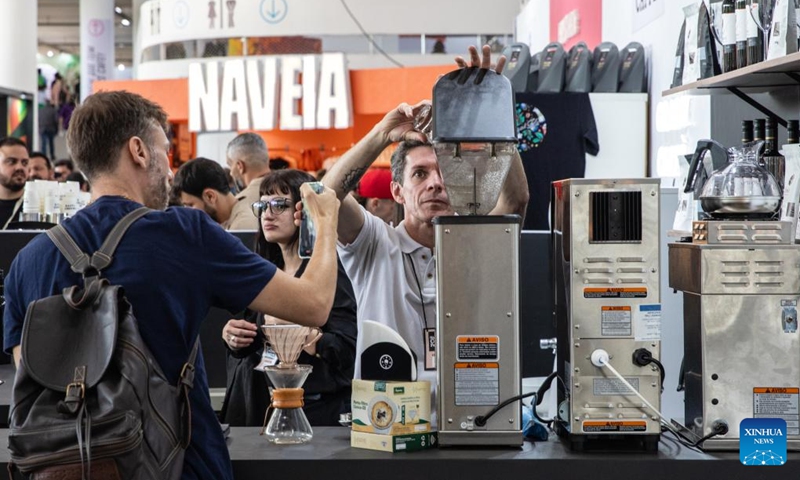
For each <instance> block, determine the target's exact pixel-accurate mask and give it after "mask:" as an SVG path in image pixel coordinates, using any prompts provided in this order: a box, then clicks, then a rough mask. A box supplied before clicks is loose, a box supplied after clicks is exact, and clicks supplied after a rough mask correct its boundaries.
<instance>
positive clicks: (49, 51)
mask: <svg viewBox="0 0 800 480" xmlns="http://www.w3.org/2000/svg"><path fill="white" fill-rule="evenodd" d="M53 55H55V54H54V53H53V51H52V50H48V51H47V56H48V57H52V56H53Z"/></svg>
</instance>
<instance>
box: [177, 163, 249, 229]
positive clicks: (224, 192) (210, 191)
mask: <svg viewBox="0 0 800 480" xmlns="http://www.w3.org/2000/svg"><path fill="white" fill-rule="evenodd" d="M172 189H173V191H174V192H175V194H176V195H179V196H180V201H181V205H183V206H184V207H189V208H195V209H198V210H202V211H204V212H206V213H207V214H208V215H209V216H210V217H211V218H212V219H213V220H214V221H215V222H217V223H219V224H220V225H222V227H223V228H224V229H226V230H255V228H251V227H253V214H252V210H251V208H250V206H249V205H245V203H244V202H240V201H237V200H236V197H234V196H233V194H232V193H231V190H230V187H229V186H228V177H227V175H225V170H224V169H223V168H222V166H221V165H220V164H219V163H217V162H215V161H214V160H209V159H207V158H202V157H201V158H195V159H194V160H190V161H188V162H186V163H184V164H183V165H181V168H179V169H178V172H177V173H176V174H175V180H174V181H173V183H172Z"/></svg>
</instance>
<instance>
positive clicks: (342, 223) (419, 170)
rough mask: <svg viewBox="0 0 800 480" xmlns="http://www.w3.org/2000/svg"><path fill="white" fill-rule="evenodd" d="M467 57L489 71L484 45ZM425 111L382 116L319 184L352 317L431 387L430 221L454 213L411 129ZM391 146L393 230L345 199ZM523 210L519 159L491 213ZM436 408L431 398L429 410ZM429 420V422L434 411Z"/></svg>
mask: <svg viewBox="0 0 800 480" xmlns="http://www.w3.org/2000/svg"><path fill="white" fill-rule="evenodd" d="M469 53H470V57H471V61H470V64H469V66H470V67H480V68H484V69H488V68H489V67H490V62H491V52H490V50H489V46H488V45H487V46H484V47H483V57H482V59H481V58H480V57H479V54H478V50H477V49H476V48H475V47H470V49H469ZM456 63H458V65H459V66H461V67H467V66H468V64H467V62H466V61H465V60H464V59H463V58H461V57H457V58H456ZM504 65H505V57H500V60H499V61H498V65H497V72H498V74H499V72H500V71H501V70H502V68H503V66H504ZM427 105H430V103H429V102H427V101H424V102H420V103H418V104H417V105H414V106H411V105H408V104H405V103H403V104H400V105H399V106H398V107H397V108H395V109H394V110H392V111H390V112H389V113H387V114H386V116H384V117H383V119H382V120H381V121H380V122H378V124H376V125H375V126H374V127H373V128H372V130H370V132H369V133H368V134H367V135H366V136H365V137H364V138H362V139H361V140H360V141H359V142H358V143H357V144H356V145H355V146H354V147H353V148H351V149H350V150H348V151H347V153H345V154H344V155H343V156H342V158H341V159H339V161H338V162H336V164H334V166H333V167H332V168H331V169H330V170H329V171H328V174H327V175H325V178H324V179H323V181H322V183H323V184H325V185H326V186H329V187H331V188H333V189H334V190H336V193H337V195H338V196H339V199H340V200H341V202H342V206H341V209H340V210H339V227H338V232H339V244H338V245H339V249H338V250H339V256H340V258H341V261H342V264H343V265H344V266H345V269H346V270H347V274H348V276H349V277H350V280H351V281H352V282H353V289H354V290H355V292H356V301H357V303H358V318H359V319H370V320H376V321H379V322H381V323H383V324H385V325H387V326H389V327H391V328H393V329H394V330H395V331H397V332H398V333H399V334H400V335H401V336H402V337H403V339H404V340H405V341H406V342H407V343H408V345H409V347H410V348H411V350H412V351H413V352H414V356H415V357H416V358H417V372H418V378H419V379H420V380H430V381H431V382H432V384H431V386H432V387H433V386H434V385H435V384H436V372H435V366H433V367H431V366H426V365H425V358H426V356H427V355H426V354H427V350H426V346H425V345H427V342H425V336H426V334H428V332H430V331H431V329H433V328H435V326H436V278H435V277H436V269H435V261H434V258H433V247H434V233H433V232H434V229H433V223H432V220H433V219H434V218H435V217H438V216H440V215H452V214H453V210H452V208H451V207H450V202H449V200H448V198H447V192H446V190H445V188H444V184H443V182H442V178H441V175H440V172H439V167H438V164H437V160H436V155H435V153H434V150H433V147H432V146H431V145H430V144H429V143H427V137H426V136H425V135H424V134H422V133H420V132H417V131H415V130H414V118H415V116H416V115H417V114H418V113H419V112H420V110H421V109H422V108H423V107H426V106H427ZM393 142H401V143H400V145H399V146H398V148H397V150H396V151H395V152H394V154H393V155H392V160H391V165H392V196H393V197H394V199H395V201H396V202H397V203H399V204H401V205H402V206H403V210H404V214H405V215H404V217H405V219H404V220H403V221H402V222H401V223H400V224H399V225H397V226H396V227H391V226H389V225H387V224H386V223H384V222H383V221H382V220H381V219H379V218H378V217H376V216H374V215H372V214H371V213H369V212H367V211H366V210H365V209H364V208H363V207H361V206H359V205H358V203H356V201H355V200H354V199H352V198H350V196H349V195H348V192H350V191H351V190H353V189H354V188H355V187H356V185H357V184H358V181H359V180H360V178H361V176H362V175H363V174H364V172H365V171H366V170H367V168H369V166H370V165H371V164H372V162H374V161H375V159H376V158H377V157H378V156H379V155H380V153H381V152H382V151H383V150H384V149H385V148H386V147H388V146H389V145H390V144H392V143H393ZM514 151H515V152H516V149H515V150H514ZM527 205H528V182H527V180H526V178H525V171H524V169H523V168H522V161H521V160H520V157H519V155H518V154H517V155H515V156H514V159H513V161H512V164H511V168H510V171H509V172H508V176H507V178H506V181H505V184H504V185H503V186H502V189H501V192H500V198H499V199H498V201H497V205H496V206H495V208H494V209H493V210H492V212H491V214H492V215H500V214H510V213H516V214H520V215H523V216H524V213H525V207H526V206H527ZM387 285H390V286H391V288H387ZM359 341H360V339H359ZM357 351H361V348H360V347H359V348H357ZM360 363H361V362H360V357H359V356H356V377H359V375H360V372H361V370H360V368H361V365H360ZM432 393H433V394H435V392H432ZM434 405H436V402H435V398H432V402H431V406H434ZM431 417H432V423H435V419H434V414H433V413H432V415H431Z"/></svg>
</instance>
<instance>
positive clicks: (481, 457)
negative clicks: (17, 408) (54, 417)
mask: <svg viewBox="0 0 800 480" xmlns="http://www.w3.org/2000/svg"><path fill="white" fill-rule="evenodd" d="M13 373H14V368H13V367H12V366H10V365H0V380H4V383H3V384H2V385H0V407H5V408H6V409H7V408H8V405H9V404H10V401H11V388H12V383H13ZM3 418H4V419H5V418H7V411H6V412H5V417H3ZM260 430H261V429H260V428H256V427H233V428H231V431H230V436H229V437H228V447H229V450H230V455H231V459H232V460H233V469H234V473H235V477H236V479H237V480H249V479H253V480H256V479H258V480H263V478H265V475H266V474H267V473H268V475H269V476H270V478H302V479H305V480H313V479H316V478H320V479H322V478H324V479H325V480H332V479H347V480H360V479H364V480H374V479H379V480H393V479H403V480H409V479H424V478H441V479H458V480H471V479H480V480H488V479H494V478H498V475H499V474H502V477H503V478H520V479H524V478H532V477H541V478H547V479H548V480H551V479H558V478H565V479H574V478H591V479H592V480H603V479H609V480H620V479H621V478H629V479H646V480H653V479H657V478H664V479H667V478H668V479H674V478H681V479H695V478H696V479H703V480H706V479H712V478H758V479H762V480H771V479H785V478H789V477H790V476H791V475H792V473H791V472H795V471H796V467H792V466H791V464H795V463H796V462H797V464H798V465H800V453H797V452H791V453H789V459H788V462H787V463H789V464H790V465H789V466H783V467H760V468H759V467H745V466H744V465H742V464H741V463H740V462H739V454H738V452H710V453H704V452H700V451H695V450H692V449H690V448H687V447H684V446H683V445H681V444H680V443H678V442H677V441H676V440H675V439H674V438H673V437H672V436H671V435H662V437H661V443H660V444H659V450H658V452H657V453H644V452H624V453H575V452H572V451H570V450H569V448H568V447H567V446H566V444H564V443H562V442H561V441H559V440H558V439H557V437H555V435H552V436H551V439H550V440H549V441H547V442H537V443H532V442H528V441H526V442H525V443H524V445H523V447H522V448H519V449H508V448H493V449H489V448H442V449H432V450H424V451H419V452H403V453H386V452H377V451H372V450H362V449H357V448H351V447H350V430H349V429H347V428H343V427H317V428H315V429H314V439H313V440H312V441H311V443H309V444H306V445H285V446H278V445H272V444H270V443H269V442H268V441H267V439H266V438H264V437H262V436H260V435H259V432H260ZM7 444H8V430H7V429H0V445H3V446H5V445H7ZM8 461H9V454H8V451H7V450H6V449H5V448H0V468H2V469H3V470H5V467H6V464H7V463H8ZM789 469H791V470H789Z"/></svg>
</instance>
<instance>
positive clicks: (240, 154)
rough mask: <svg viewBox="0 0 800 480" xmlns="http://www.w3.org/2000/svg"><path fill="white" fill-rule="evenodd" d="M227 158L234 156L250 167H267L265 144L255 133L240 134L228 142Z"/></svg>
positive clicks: (267, 159) (267, 152)
mask: <svg viewBox="0 0 800 480" xmlns="http://www.w3.org/2000/svg"><path fill="white" fill-rule="evenodd" d="M227 154H228V158H232V157H233V156H236V157H237V159H239V160H243V161H244V162H245V163H246V164H248V165H252V166H264V165H269V150H267V143H266V142H265V141H264V139H263V138H261V136H260V135H257V134H255V133H242V134H240V135H237V136H236V138H234V139H233V140H231V141H230V143H229V144H228V150H227Z"/></svg>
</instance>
